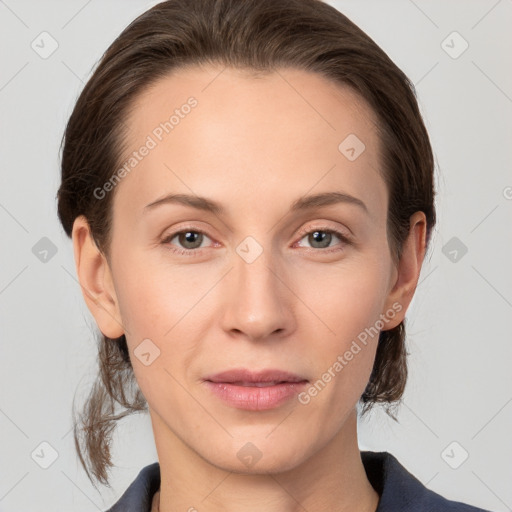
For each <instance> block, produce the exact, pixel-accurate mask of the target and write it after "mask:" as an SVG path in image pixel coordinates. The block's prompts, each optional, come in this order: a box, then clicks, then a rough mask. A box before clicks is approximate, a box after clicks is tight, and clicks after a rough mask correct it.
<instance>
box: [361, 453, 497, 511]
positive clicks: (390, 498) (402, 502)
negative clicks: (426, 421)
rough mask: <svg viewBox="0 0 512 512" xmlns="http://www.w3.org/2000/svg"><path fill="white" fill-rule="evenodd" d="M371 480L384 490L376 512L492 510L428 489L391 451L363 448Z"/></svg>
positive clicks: (367, 471)
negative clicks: (366, 449)
mask: <svg viewBox="0 0 512 512" xmlns="http://www.w3.org/2000/svg"><path fill="white" fill-rule="evenodd" d="M361 459H362V461H363V465H364V467H365V470H366V474H367V476H368V480H369V481H370V483H371V484H372V486H373V487H374V488H375V490H376V491H377V492H378V493H379V494H380V501H379V506H378V508H377V511H376V512H401V511H403V512H405V511H410V510H414V511H415V512H490V511H488V510H484V509H481V508H478V507H474V506H472V505H468V504H466V503H462V502H459V501H452V500H448V499H446V498H444V497H443V496H441V495H440V494H437V493H436V492H434V491H432V490H431V489H428V488H427V487H426V486H425V485H423V484H422V483H421V482H420V481H419V480H418V479H417V478H416V477H415V476H414V475H412V474H411V473H410V472H409V471H407V469H406V468H405V467H404V466H402V464H400V462H399V461H398V460H397V459H396V457H394V456H393V455H391V454H390V453H388V452H371V451H362V452H361Z"/></svg>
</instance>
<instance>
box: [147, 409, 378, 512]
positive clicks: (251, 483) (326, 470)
mask: <svg viewBox="0 0 512 512" xmlns="http://www.w3.org/2000/svg"><path fill="white" fill-rule="evenodd" d="M152 421H153V429H154V432H155V441H156V447H157V452H158V458H159V462H160V479H161V485H160V490H159V492H158V493H157V494H156V495H155V497H154V499H153V507H152V512H170V511H171V510H187V511H195V510H202V511H208V512H217V511H224V512H232V511H235V510H236V511H237V512H253V511H254V512H256V511H258V512H259V511H260V510H262V509H263V510H265V511H268V512H277V511H279V512H299V511H301V512H302V511H304V510H308V511H309V512H315V511H321V510H322V511H323V510H331V511H335V512H349V511H350V512H375V511H376V509H377V506H378V501H379V495H378V494H377V493H376V492H375V490H374V489H373V487H372V486H371V484H370V482H369V481H368V478H367V476H366V472H365V469H364V466H363V463H362V460H361V455H360V451H359V447H358V445H357V413H356V411H355V410H354V411H353V413H351V414H350V416H349V417H348V418H347V421H346V422H345V424H344V426H343V428H342V430H340V432H339V433H338V434H337V435H336V436H335V437H334V438H333V439H332V440H331V441H330V442H329V443H328V444H327V445H325V446H324V447H323V448H321V449H320V450H319V451H317V452H316V453H315V454H314V456H312V457H310V458H309V459H307V460H306V461H304V462H303V463H302V464H300V465H298V466H297V467H294V468H293V469H291V470H287V471H282V472H275V473H271V472H267V473H265V474H241V473H234V472H232V471H226V470H223V469H221V468H219V467H216V466H214V465H212V464H210V463H208V462H207V461H206V460H205V459H203V458H201V457H199V456H198V455H197V454H196V453H195V452H193V451H192V450H191V449H190V448H189V447H188V446H186V445H184V444H183V443H182V442H181V441H180V440H179V439H178V438H177V437H176V436H174V435H169V431H168V430H164V429H163V428H162V429H160V427H163V425H161V424H159V422H160V421H161V420H160V419H159V418H158V416H157V415H154V414H152ZM164 431H165V432H166V435H165V436H163V435H157V434H162V433H163V432H164Z"/></svg>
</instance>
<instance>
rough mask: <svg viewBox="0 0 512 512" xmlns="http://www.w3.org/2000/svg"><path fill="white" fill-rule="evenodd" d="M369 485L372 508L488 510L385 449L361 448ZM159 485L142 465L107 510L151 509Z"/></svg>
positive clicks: (385, 511) (156, 471)
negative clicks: (431, 485) (455, 496)
mask: <svg viewBox="0 0 512 512" xmlns="http://www.w3.org/2000/svg"><path fill="white" fill-rule="evenodd" d="M361 459H362V461H363V465H364V468H365V471H366V474H367V476H368V480H369V481H370V483H371V484H372V486H373V488H374V489H375V490H376V491H377V493H378V494H379V495H380V500H379V505H378V507H377V510H376V512H490V511H488V510H484V509H481V508H477V507H473V506H471V505H467V504H465V503H461V502H459V501H451V500H448V499H446V498H443V496H441V495H439V494H437V493H435V492H434V491H432V490H430V489H428V488H427V487H425V486H424V485H423V484H422V483H421V482H420V481H419V480H418V479H417V478H416V477H415V476H413V475H412V474H411V473H409V471H407V469H405V468H404V467H403V466H402V465H401V464H400V462H398V460H397V459H396V458H395V457H394V456H393V455H391V454H390V453H388V452H371V451H361ZM159 488H160V465H159V463H158V462H154V463H153V464H150V465H149V466H146V467H145V468H143V469H142V470H141V471H140V473H139V474H138V476H137V477H136V478H135V480H134V481H133V482H132V483H131V484H130V486H129V487H128V489H126V491H125V493H124V494H123V495H122V496H121V498H120V499H119V501H117V502H116V503H115V504H114V505H113V506H112V507H111V508H110V509H109V510H107V512H151V501H152V499H153V496H154V494H155V493H156V492H157V491H158V489H159Z"/></svg>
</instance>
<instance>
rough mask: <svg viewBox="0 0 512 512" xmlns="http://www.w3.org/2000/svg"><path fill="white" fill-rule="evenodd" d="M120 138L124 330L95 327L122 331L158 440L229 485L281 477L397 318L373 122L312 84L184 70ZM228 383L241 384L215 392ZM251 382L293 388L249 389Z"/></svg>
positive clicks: (357, 103) (342, 402) (313, 79)
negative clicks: (272, 473) (253, 475)
mask: <svg viewBox="0 0 512 512" xmlns="http://www.w3.org/2000/svg"><path fill="white" fill-rule="evenodd" d="M171 116H174V117H171ZM128 127H129V132H128V134H127V137H126V152H125V154H124V159H123V162H128V164H127V165H126V166H125V172H121V173H120V177H121V180H120V182H119V183H118V184H117V185H116V186H113V190H109V186H108V185H107V187H106V188H105V190H107V193H115V197H114V203H113V208H114V215H113V226H112V228H113V236H112V244H111V260H110V265H111V268H110V270H111V283H112V290H113V304H114V312H115V313H114V315H113V316H115V317H117V319H118V321H119V323H120V324H122V326H123V327H122V328H120V327H119V324H118V323H116V322H113V321H112V322H111V323H108V320H106V319H105V320H102V321H100V324H101V322H103V325H100V328H101V329H102V331H103V332H104V334H107V335H111V337H114V336H119V335H121V334H123V333H125V334H126V338H127V342H128V346H129V349H130V355H131V359H132V364H133V368H134V371H135V376H136V379H137V381H138V383H139V386H140V388H141V390H142V392H143V394H144V395H145V397H146V399H147V401H148V404H149V408H150V414H151V417H152V421H153V428H154V430H155V434H156V436H157V438H159V439H160V440H162V441H161V442H162V443H163V439H165V438H167V439H174V440H179V442H180V443H183V445H184V446H186V447H187V449H190V450H192V451H193V452H195V453H197V454H198V455H199V456H200V457H202V458H203V459H205V460H207V461H209V462H211V463H212V464H215V465H216V466H219V467H222V468H225V469H228V470H235V471H245V470H247V471H251V470H252V469H251V468H252V464H254V461H257V459H260V460H259V461H257V464H255V466H254V467H255V469H254V471H256V470H257V471H266V470H269V469H270V468H273V469H281V470H284V469H287V468H288V469H289V468H293V467H295V466H296V465H297V464H299V463H300V462H301V461H304V460H306V459H307V458H308V457H310V456H311V455H312V454H314V453H316V452H318V451H319V450H320V449H322V448H323V447H325V446H327V445H328V443H329V442H330V441H332V440H333V439H334V438H335V436H337V435H338V434H340V432H342V431H343V427H344V425H345V422H346V420H347V418H349V416H350V415H351V414H353V413H354V410H355V406H356V403H357V402H358V400H359V398H360V396H361V394H362V393H363V391H364V389H365V387H366V385H367V382H368V379H369V376H370V373H371V370H372V366H373V362H374V357H375V351H376V346H377V341H378V335H377V334H376V332H377V331H378V330H381V329H382V330H387V329H390V328H392V327H394V326H396V325H397V324H398V323H399V322H400V321H401V320H402V319H403V316H404V314H405V310H406V308H407V305H408V300H407V301H406V303H404V301H403V300H401V301H400V300H399V301H398V302H397V297H398V298H403V297H402V296H401V295H400V294H399V293H398V292H396V287H395V284H396V283H397V278H398V276H399V271H398V269H397V267H395V266H394V265H393V262H392V259H391V255H390V249H389V245H388V241H387V233H386V220H387V208H388V193H387V189H386V185H385V183H384V181H383V178H382V176H381V163H380V162H381V159H380V149H379V139H378V136H377V132H376V127H375V118H374V116H373V114H372V112H371V110H370V109H369V108H368V107H367V106H366V105H365V104H364V103H363V102H362V100H361V99H360V98H359V97H358V96H357V95H356V94H355V93H354V92H352V91H351V90H350V89H348V88H344V87H340V86H337V85H335V84H333V83H331V82H330V81H328V80H327V79H325V78H323V77H321V76H319V75H316V74H312V73H308V72H305V71H299V70H291V69H283V70H280V71H279V72H273V73H271V74H267V75H262V76H254V75H249V74H246V73H244V72H242V71H240V70H234V69H230V68H228V69H224V70H223V68H220V67H218V68H217V67H210V68H198V67H194V68H188V69H181V70H178V71H176V72H174V73H173V74H171V75H169V76H168V77H166V78H164V79H161V80H160V81H159V82H157V83H156V84H155V85H153V86H152V87H151V88H150V89H148V90H146V91H145V92H144V93H143V94H142V95H141V96H140V97H138V99H137V101H136V103H135V105H134V108H133V110H132V111H131V113H130V116H129V119H128ZM143 148H146V149H143ZM134 151H135V152H136V154H134V153H133V152H134ZM130 157H133V158H132V160H129V159H130ZM98 193H100V192H98ZM325 194H330V196H325ZM172 195H180V197H181V199H179V198H177V199H176V198H175V199H174V200H171V199H170V197H171V196H172ZM317 195H319V197H318V198H317V199H316V200H313V199H311V198H313V197H314V196H317ZM166 197H168V200H163V199H164V198H166ZM155 202H156V204H155ZM212 205H215V207H213V206H212ZM180 233H181V234H180ZM187 233H188V234H187ZM230 370H244V371H245V372H246V373H241V374H239V375H236V374H232V375H231V376H229V375H228V376H226V375H224V376H222V375H221V376H218V377H217V378H216V377H215V375H217V374H219V373H221V372H226V371H230ZM267 370H271V371H274V370H275V371H279V372H286V373H287V374H292V375H293V376H294V377H295V378H294V377H291V376H289V375H284V374H283V375H278V374H272V373H270V374H267V377H268V378H267V379H266V380H267V381H269V380H271V381H274V382H267V383H266V384H262V383H261V382H260V383H259V384H258V385H256V384H255V382H254V380H258V377H261V374H260V375H258V373H259V372H264V371H267ZM264 380H265V379H264ZM293 380H295V381H298V382H295V383H294V384H292V383H291V381H293ZM213 381H219V382H220V383H217V384H215V383H214V382H213ZM280 381H284V382H283V383H281V384H278V382H280ZM157 442H158V441H157ZM249 443H250V444H249ZM248 457H249V458H248ZM251 457H252V459H251ZM251 461H252V462H251Z"/></svg>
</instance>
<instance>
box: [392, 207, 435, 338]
mask: <svg viewBox="0 0 512 512" xmlns="http://www.w3.org/2000/svg"><path fill="white" fill-rule="evenodd" d="M426 232H427V221H426V216H425V214H424V213H423V212H420V211H418V212H416V213H414V214H413V215H411V219H410V227H409V235H408V237H407V238H406V240H405V241H404V244H403V247H402V254H401V257H400V261H399V263H398V268H397V271H396V272H395V276H396V278H395V279H394V282H393V283H392V287H391V290H390V292H389V295H388V297H387V300H386V308H387V309H389V308H393V305H395V307H394V308H393V309H395V310H397V309H398V308H397V307H396V305H397V304H399V305H400V306H401V308H400V310H399V312H398V313H397V314H396V315H395V316H394V317H393V319H392V320H391V321H390V322H389V323H388V324H387V326H386V329H385V330H389V329H392V328H393V327H396V326H397V325H398V324H399V323H400V322H401V321H402V320H403V319H404V318H405V313H406V311H407V308H408V307H409V305H410V303H411V301H412V298H413V296H414V292H415V291H416V286H417V285H418V279H419V276H420V272H421V266H422V264H423V259H424V257H425V250H426Z"/></svg>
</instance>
